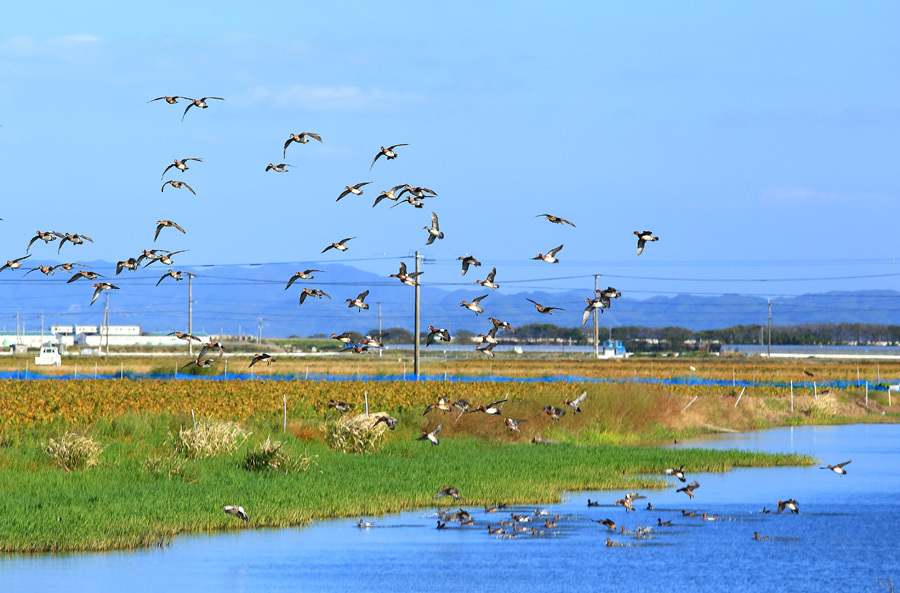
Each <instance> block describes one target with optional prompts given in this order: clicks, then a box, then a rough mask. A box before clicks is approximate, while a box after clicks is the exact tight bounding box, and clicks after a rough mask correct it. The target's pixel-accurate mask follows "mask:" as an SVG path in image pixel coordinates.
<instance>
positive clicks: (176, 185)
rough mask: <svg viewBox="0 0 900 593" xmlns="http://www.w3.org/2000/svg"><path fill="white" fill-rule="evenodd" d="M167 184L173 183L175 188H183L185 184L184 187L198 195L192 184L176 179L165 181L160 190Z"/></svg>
mask: <svg viewBox="0 0 900 593" xmlns="http://www.w3.org/2000/svg"><path fill="white" fill-rule="evenodd" d="M167 185H171V186H172V187H174V188H175V189H181V186H184V187H186V188H188V191H190V192H191V193H192V194H194V195H195V196H196V195H197V192H195V191H194V188H192V187H191V186H190V185H188V184H187V183H185V182H184V181H175V180H174V179H169V180H168V181H166V182H165V183H163V184H162V187H161V188H159V191H163V190H164V189H166V186H167Z"/></svg>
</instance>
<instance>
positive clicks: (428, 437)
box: [416, 424, 444, 445]
mask: <svg viewBox="0 0 900 593" xmlns="http://www.w3.org/2000/svg"><path fill="white" fill-rule="evenodd" d="M442 428H444V425H443V424H438V425H437V428H435V429H434V430H432V431H431V432H426V431H424V430H423V431H422V436H420V437H419V438H417V439H416V440H417V441H428V442H430V443H431V444H432V445H440V444H441V442H440V441H439V440H438V438H437V435H438V433H439V432H441V429H442Z"/></svg>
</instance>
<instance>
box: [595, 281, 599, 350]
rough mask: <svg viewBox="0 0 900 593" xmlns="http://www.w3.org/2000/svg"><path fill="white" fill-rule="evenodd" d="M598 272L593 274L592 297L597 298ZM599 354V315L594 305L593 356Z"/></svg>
mask: <svg viewBox="0 0 900 593" xmlns="http://www.w3.org/2000/svg"><path fill="white" fill-rule="evenodd" d="M599 277H600V276H599V274H594V298H597V278H599ZM599 356H600V315H599V314H598V309H597V307H594V358H599Z"/></svg>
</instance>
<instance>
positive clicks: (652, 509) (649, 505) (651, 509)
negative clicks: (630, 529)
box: [646, 502, 656, 511]
mask: <svg viewBox="0 0 900 593" xmlns="http://www.w3.org/2000/svg"><path fill="white" fill-rule="evenodd" d="M646 510H648V511H654V510H656V509H654V508H653V503H650V502H648V503H647V508H646Z"/></svg>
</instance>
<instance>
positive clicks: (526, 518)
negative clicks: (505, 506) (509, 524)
mask: <svg viewBox="0 0 900 593" xmlns="http://www.w3.org/2000/svg"><path fill="white" fill-rule="evenodd" d="M509 517H510V518H511V519H512V520H513V521H515V522H516V523H528V522H530V521H531V517H529V516H528V515H517V514H515V513H510V514H509Z"/></svg>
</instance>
